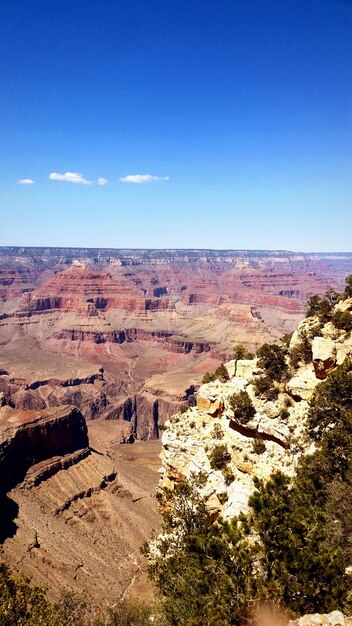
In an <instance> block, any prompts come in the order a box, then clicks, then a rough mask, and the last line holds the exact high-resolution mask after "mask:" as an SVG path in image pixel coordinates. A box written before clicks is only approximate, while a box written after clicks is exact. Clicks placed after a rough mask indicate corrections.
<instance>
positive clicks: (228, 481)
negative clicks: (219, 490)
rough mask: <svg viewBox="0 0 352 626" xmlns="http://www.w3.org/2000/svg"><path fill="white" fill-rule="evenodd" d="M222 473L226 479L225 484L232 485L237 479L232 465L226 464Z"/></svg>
mask: <svg viewBox="0 0 352 626" xmlns="http://www.w3.org/2000/svg"><path fill="white" fill-rule="evenodd" d="M221 473H222V475H223V477H224V479H225V484H226V485H227V486H228V485H231V483H232V482H233V481H234V480H235V476H234V474H233V471H232V469H231V467H229V466H228V465H226V466H225V467H223V468H222V470H221Z"/></svg>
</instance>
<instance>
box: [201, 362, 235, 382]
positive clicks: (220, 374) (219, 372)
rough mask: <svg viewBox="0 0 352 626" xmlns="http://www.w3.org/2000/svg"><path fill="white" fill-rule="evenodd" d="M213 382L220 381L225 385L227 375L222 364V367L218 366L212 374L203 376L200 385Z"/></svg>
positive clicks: (227, 378)
mask: <svg viewBox="0 0 352 626" xmlns="http://www.w3.org/2000/svg"><path fill="white" fill-rule="evenodd" d="M214 380H220V382H222V383H226V381H227V380H229V373H228V371H227V369H226V367H225V365H224V364H223V363H222V365H219V367H218V368H217V369H216V370H215V372H213V374H209V372H206V373H205V374H204V376H203V378H202V385H205V384H206V383H212V382H214Z"/></svg>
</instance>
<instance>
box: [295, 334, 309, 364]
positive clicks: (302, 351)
mask: <svg viewBox="0 0 352 626" xmlns="http://www.w3.org/2000/svg"><path fill="white" fill-rule="evenodd" d="M312 358H313V353H312V346H311V343H310V341H309V339H308V337H307V335H306V334H304V335H302V339H301V342H300V343H299V344H298V345H296V346H295V347H294V348H292V350H291V352H290V362H291V365H292V366H293V367H294V368H297V367H298V366H299V364H300V363H305V364H308V363H310V362H311V361H312Z"/></svg>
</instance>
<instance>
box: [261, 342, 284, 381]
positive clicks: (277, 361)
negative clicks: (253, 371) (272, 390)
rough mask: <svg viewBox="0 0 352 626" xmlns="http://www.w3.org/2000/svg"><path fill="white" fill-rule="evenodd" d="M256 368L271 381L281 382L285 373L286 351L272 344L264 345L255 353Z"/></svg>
mask: <svg viewBox="0 0 352 626" xmlns="http://www.w3.org/2000/svg"><path fill="white" fill-rule="evenodd" d="M257 355H258V357H259V360H258V366H259V367H261V368H262V369H263V370H264V371H265V373H266V375H267V376H268V377H269V378H270V379H271V380H276V381H281V380H283V378H284V377H285V375H286V373H287V364H286V358H285V355H286V350H285V349H284V348H283V347H282V346H277V345H276V344H274V343H264V344H263V345H262V346H261V347H260V348H259V349H258V351H257Z"/></svg>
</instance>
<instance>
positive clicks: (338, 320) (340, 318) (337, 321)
mask: <svg viewBox="0 0 352 626" xmlns="http://www.w3.org/2000/svg"><path fill="white" fill-rule="evenodd" d="M331 321H332V323H333V324H334V326H335V328H338V329H339V330H345V331H346V332H350V331H351V330H352V315H351V313H350V312H349V311H336V313H334V315H333V316H332V318H331Z"/></svg>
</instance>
